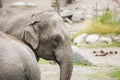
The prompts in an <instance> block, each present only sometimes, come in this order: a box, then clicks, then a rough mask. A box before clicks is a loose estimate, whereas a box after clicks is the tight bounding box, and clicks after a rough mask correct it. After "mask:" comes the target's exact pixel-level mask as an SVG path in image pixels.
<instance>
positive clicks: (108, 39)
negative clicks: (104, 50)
mask: <svg viewBox="0 0 120 80" xmlns="http://www.w3.org/2000/svg"><path fill="white" fill-rule="evenodd" d="M99 42H100V43H111V42H112V39H111V38H108V37H100V39H99Z"/></svg>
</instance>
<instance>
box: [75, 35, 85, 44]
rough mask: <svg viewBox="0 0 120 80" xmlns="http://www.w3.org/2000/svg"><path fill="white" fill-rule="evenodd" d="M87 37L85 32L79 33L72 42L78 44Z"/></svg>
mask: <svg viewBox="0 0 120 80" xmlns="http://www.w3.org/2000/svg"><path fill="white" fill-rule="evenodd" d="M86 37H87V34H86V33H84V34H81V35H80V36H78V37H77V38H75V39H74V41H73V43H75V44H79V43H81V42H84V40H85V38H86Z"/></svg>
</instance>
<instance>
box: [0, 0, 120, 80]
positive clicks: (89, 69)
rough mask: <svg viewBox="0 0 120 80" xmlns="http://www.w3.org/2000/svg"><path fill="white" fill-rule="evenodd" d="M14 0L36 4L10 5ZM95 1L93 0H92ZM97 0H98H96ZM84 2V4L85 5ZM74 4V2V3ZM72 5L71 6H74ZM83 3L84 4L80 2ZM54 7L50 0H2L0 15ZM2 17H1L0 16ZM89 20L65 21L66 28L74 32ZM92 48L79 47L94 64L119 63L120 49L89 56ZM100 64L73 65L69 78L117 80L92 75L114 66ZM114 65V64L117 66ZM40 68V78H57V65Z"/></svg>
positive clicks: (52, 79)
mask: <svg viewBox="0 0 120 80" xmlns="http://www.w3.org/2000/svg"><path fill="white" fill-rule="evenodd" d="M16 1H24V2H33V3H35V4H36V5H37V7H12V4H13V2H16ZM89 1H91V0H89ZM94 1H95V0H94ZM96 1H99V0H96ZM82 2H83V3H85V4H86V3H87V4H92V3H91V2H88V0H82ZM80 4H81V2H79V3H77V6H80ZM87 4H86V5H87ZM74 5H76V4H74ZM74 5H72V6H74ZM82 5H84V4H82ZM53 9H54V8H53V7H51V0H3V8H2V9H0V16H5V17H6V16H7V18H9V17H10V16H14V15H17V14H19V13H20V14H21V13H23V14H29V13H35V12H39V11H44V10H53ZM0 19H2V18H0ZM90 22H91V20H86V21H85V22H83V23H77V24H73V25H70V24H68V23H66V25H67V26H69V27H68V30H69V31H70V32H76V31H78V30H80V29H83V28H85V27H86V26H87V25H88V24H89V23H90ZM111 49H112V48H107V49H106V48H105V49H104V50H111ZM116 49H117V50H120V49H119V48H116ZM91 51H93V49H90V50H88V49H87V50H86V49H81V52H82V53H85V55H87V57H88V58H89V59H90V60H91V61H95V63H96V64H99V63H105V64H106V63H112V62H113V65H116V64H119V65H120V51H119V54H118V55H119V56H116V57H114V56H108V57H97V58H95V57H91V56H88V55H89V54H90V53H91ZM101 65H102V66H100V65H99V66H74V69H73V75H72V79H71V80H117V79H115V78H111V77H109V76H107V75H102V76H101V77H98V78H95V77H92V74H102V73H107V72H110V71H112V70H113V69H114V68H115V67H114V66H112V67H111V66H109V65H107V66H106V65H103V64H101ZM119 65H116V66H119ZM40 69H41V77H42V79H41V80H59V73H60V72H59V67H58V66H57V65H50V64H40Z"/></svg>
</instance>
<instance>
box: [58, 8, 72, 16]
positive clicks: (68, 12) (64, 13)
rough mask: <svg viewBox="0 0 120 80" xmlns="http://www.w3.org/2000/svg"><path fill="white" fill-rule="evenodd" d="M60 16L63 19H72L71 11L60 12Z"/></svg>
mask: <svg viewBox="0 0 120 80" xmlns="http://www.w3.org/2000/svg"><path fill="white" fill-rule="evenodd" d="M60 15H61V17H63V18H66V17H67V18H69V17H72V15H73V12H72V11H70V10H64V11H62V12H61V13H60Z"/></svg>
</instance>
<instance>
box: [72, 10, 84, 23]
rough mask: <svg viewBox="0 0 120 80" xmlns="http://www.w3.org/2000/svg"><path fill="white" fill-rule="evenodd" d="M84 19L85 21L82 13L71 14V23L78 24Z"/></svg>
mask: <svg viewBox="0 0 120 80" xmlns="http://www.w3.org/2000/svg"><path fill="white" fill-rule="evenodd" d="M84 19H85V16H84V15H83V13H82V12H80V11H76V12H74V13H73V16H72V21H73V22H75V23H78V22H80V21H82V20H84Z"/></svg>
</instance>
